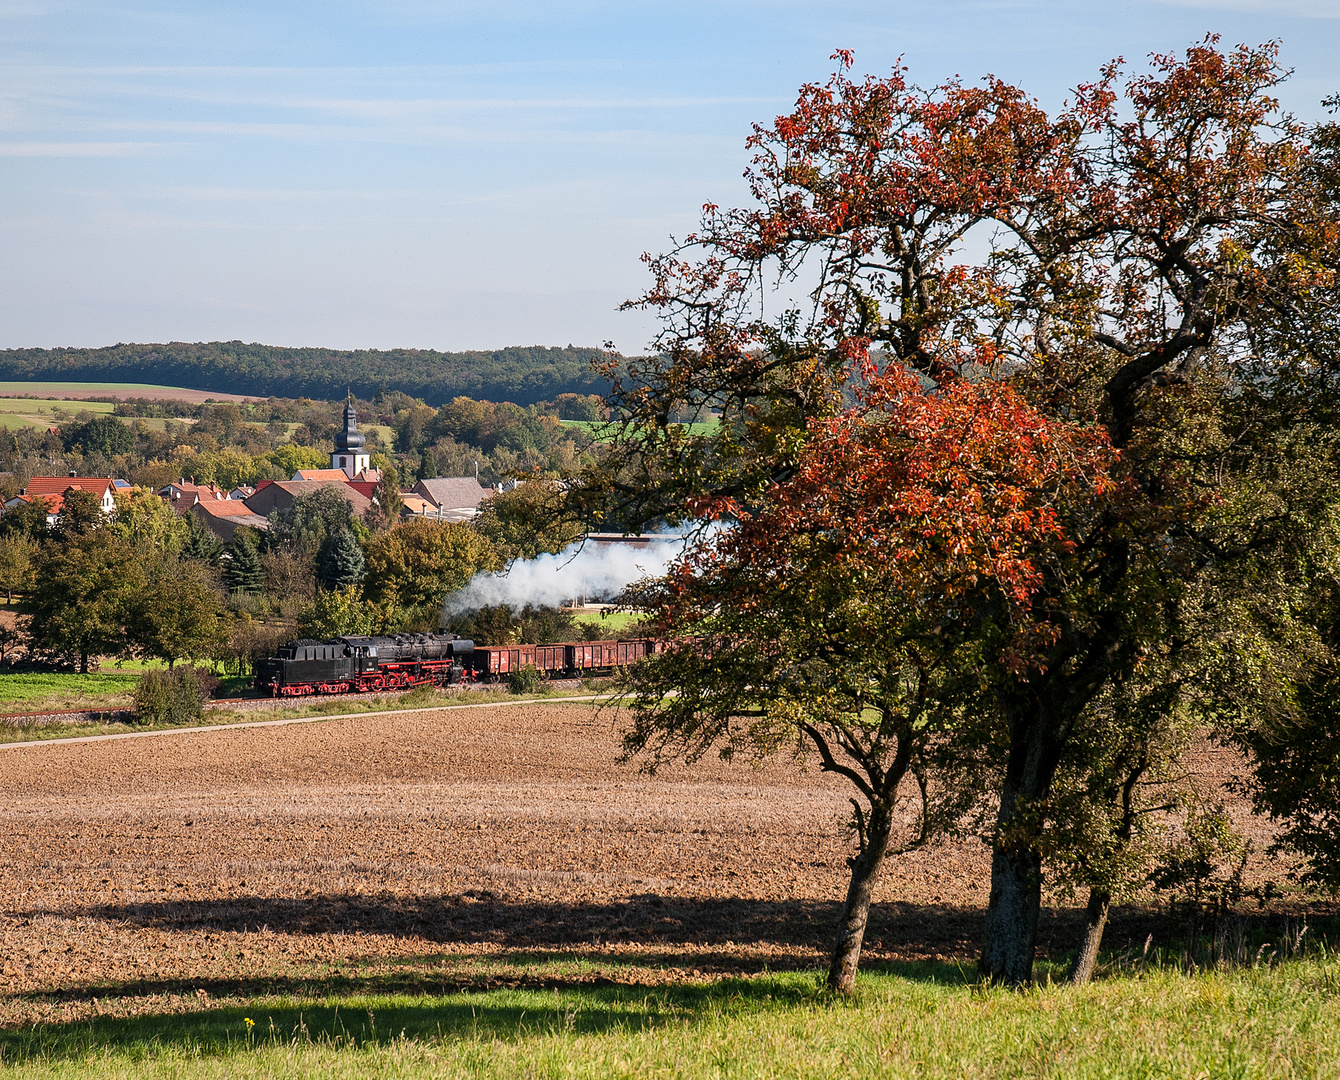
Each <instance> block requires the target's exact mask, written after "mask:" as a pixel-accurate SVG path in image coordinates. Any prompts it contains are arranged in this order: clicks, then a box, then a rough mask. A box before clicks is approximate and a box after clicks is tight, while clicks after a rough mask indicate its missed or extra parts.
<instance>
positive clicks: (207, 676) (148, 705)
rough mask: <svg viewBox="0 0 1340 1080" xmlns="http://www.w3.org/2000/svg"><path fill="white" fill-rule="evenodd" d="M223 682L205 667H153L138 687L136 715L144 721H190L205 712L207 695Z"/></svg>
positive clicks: (145, 674)
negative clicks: (166, 668)
mask: <svg viewBox="0 0 1340 1080" xmlns="http://www.w3.org/2000/svg"><path fill="white" fill-rule="evenodd" d="M218 685H219V680H218V678H217V677H216V676H215V675H214V674H213V673H212V672H210V671H207V670H206V669H204V668H194V667H190V666H182V667H178V668H173V669H172V670H165V669H163V668H153V669H151V670H149V671H146V672H145V673H144V674H143V675H142V676H141V677H140V683H139V686H137V687H136V688H135V695H134V701H135V719H136V720H137V721H139V722H140V723H141V724H189V723H191V722H192V721H193V720H199V719H200V718H201V717H202V716H203V715H204V704H205V699H206V698H207V697H209V695H210V694H211V693H212V692H213V691H214V689H215V688H216V687H217V686H218Z"/></svg>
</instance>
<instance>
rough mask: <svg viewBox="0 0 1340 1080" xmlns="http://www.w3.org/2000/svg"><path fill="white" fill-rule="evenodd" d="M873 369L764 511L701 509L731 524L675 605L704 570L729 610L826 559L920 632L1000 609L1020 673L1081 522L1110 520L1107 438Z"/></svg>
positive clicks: (1049, 629) (820, 429)
mask: <svg viewBox="0 0 1340 1080" xmlns="http://www.w3.org/2000/svg"><path fill="white" fill-rule="evenodd" d="M864 376H865V378H864V385H863V388H862V389H861V390H860V391H859V393H858V397H859V400H858V403H857V405H856V406H855V407H853V408H851V409H848V410H846V411H844V412H843V413H841V414H840V415H838V416H836V417H834V418H831V419H828V420H822V421H816V422H814V423H813V424H812V425H811V428H810V438H809V441H808V442H807V444H806V446H805V448H804V450H803V451H802V453H801V455H800V459H799V464H798V467H797V469H796V471H795V473H794V474H793V475H792V476H791V477H789V478H788V479H786V480H783V481H779V482H777V483H774V485H773V486H772V488H771V490H770V491H769V492H768V496H767V498H766V500H765V501H764V503H763V504H762V506H761V507H759V508H757V509H754V510H752V511H751V510H748V509H746V508H744V507H742V506H741V505H740V504H739V503H738V502H737V501H736V500H734V499H730V498H721V499H715V500H704V501H700V502H698V503H697V504H696V506H695V509H696V511H697V512H698V513H699V514H700V515H702V516H703V517H707V518H711V519H714V520H722V519H732V524H731V525H730V526H728V527H727V528H726V529H725V530H724V531H723V532H722V533H721V534H720V535H719V536H718V537H717V539H716V541H715V542H714V543H712V544H711V545H709V546H706V547H704V548H702V549H699V550H698V551H697V552H695V553H694V554H692V555H691V556H690V557H689V558H687V559H686V560H685V561H684V562H683V563H682V564H681V566H680V567H679V568H678V574H679V576H680V583H679V584H680V586H681V588H680V589H679V590H678V595H679V596H680V597H681V599H682V602H683V603H684V604H685V605H686V608H685V610H682V611H679V612H666V614H668V615H670V616H671V618H672V619H673V618H674V617H675V616H676V615H678V616H681V617H686V618H688V619H691V618H694V617H697V616H698V615H699V614H700V612H699V611H698V610H697V609H696V596H697V594H698V589H697V588H695V587H694V586H693V584H692V582H693V581H694V580H695V579H696V580H697V581H698V582H699V583H706V584H707V585H708V591H709V592H710V594H711V595H712V597H713V600H714V602H722V603H725V604H726V605H727V606H730V607H732V608H733V609H735V610H742V611H747V610H749V609H750V608H754V607H758V606H761V605H767V604H769V603H770V602H771V599H770V598H771V597H773V596H775V593H776V591H778V590H782V591H784V590H785V589H786V588H787V584H788V582H793V581H797V580H799V578H800V577H801V575H802V574H810V575H813V574H814V572H815V568H814V565H813V561H812V560H813V559H814V558H815V557H816V553H817V555H818V557H819V558H821V559H822V560H824V562H825V563H826V566H827V569H828V570H830V571H831V572H832V573H834V574H836V575H839V576H843V575H849V576H850V577H851V578H852V579H853V580H856V579H858V578H859V579H861V580H864V581H868V582H871V583H872V584H871V586H870V598H871V600H872V602H876V600H875V597H876V594H878V595H879V597H881V598H882V600H881V601H879V602H884V603H888V602H889V599H890V598H894V602H895V603H897V604H899V605H901V607H902V609H903V611H904V613H905V614H906V615H907V616H908V617H909V619H910V620H912V621H915V622H918V623H920V624H921V625H923V626H926V627H932V628H934V627H943V626H944V625H945V624H946V623H956V624H962V623H964V622H966V621H968V620H969V619H970V617H971V612H972V611H973V609H975V608H977V607H979V606H981V605H983V604H988V603H993V602H995V603H999V604H1003V606H1004V615H1005V618H1006V619H1007V620H1008V622H1009V623H1010V624H1011V625H1012V627H1013V633H1012V634H1011V635H1009V637H1008V640H1007V642H1006V643H1005V646H1004V654H1003V655H1002V656H1001V657H1000V660H1001V661H1002V662H1003V663H1005V664H1007V665H1008V666H1009V667H1010V669H1011V670H1013V671H1015V672H1016V673H1017V674H1024V673H1025V672H1026V670H1027V669H1028V668H1030V667H1033V668H1036V667H1038V666H1039V665H1040V663H1041V659H1040V651H1039V647H1045V646H1046V645H1047V644H1050V642H1051V641H1052V640H1054V638H1055V636H1056V633H1057V625H1056V623H1055V622H1054V621H1053V618H1052V616H1053V615H1055V614H1056V613H1057V612H1058V611H1059V610H1060V609H1061V608H1062V607H1063V606H1064V599H1063V597H1061V596H1058V595H1055V594H1051V593H1048V592H1047V591H1046V590H1047V588H1048V586H1049V585H1050V587H1051V588H1053V589H1054V588H1055V587H1057V586H1059V585H1060V584H1061V583H1062V582H1064V581H1065V574H1064V573H1063V572H1061V571H1060V566H1061V564H1062V563H1063V562H1064V561H1065V560H1066V559H1067V557H1068V556H1070V555H1071V553H1072V552H1073V551H1074V548H1075V543H1076V539H1077V537H1076V535H1075V532H1074V530H1075V529H1076V528H1077V527H1080V528H1082V527H1083V523H1084V522H1086V521H1087V522H1093V521H1096V520H1098V519H1099V518H1100V517H1101V516H1103V515H1104V514H1106V515H1108V516H1109V517H1110V515H1111V513H1112V510H1113V508H1114V505H1115V501H1116V496H1118V495H1119V494H1120V492H1121V491H1123V490H1124V489H1125V488H1126V487H1127V486H1128V483H1127V481H1124V480H1120V479H1117V478H1115V477H1114V468H1115V467H1116V466H1117V464H1118V461H1119V455H1118V454H1117V452H1116V451H1114V450H1113V449H1112V448H1111V446H1110V444H1109V442H1108V440H1107V436H1106V432H1105V431H1104V429H1103V428H1102V427H1101V426H1098V425H1096V424H1089V425H1080V424H1076V423H1070V422H1063V421H1058V420H1056V419H1054V418H1049V417H1047V416H1045V415H1043V414H1042V413H1040V412H1038V411H1037V410H1036V409H1034V408H1033V407H1031V406H1030V405H1029V404H1028V403H1027V402H1026V401H1025V400H1024V399H1023V398H1022V397H1021V396H1020V395H1019V394H1018V393H1017V392H1016V391H1014V390H1013V389H1011V388H1010V387H1009V386H1008V385H1006V384H1003V383H999V382H994V381H985V382H969V381H967V380H962V379H960V380H957V381H955V382H953V383H951V384H949V385H948V386H946V387H943V388H936V387H932V386H930V385H928V384H927V383H926V382H925V381H924V380H922V379H919V378H918V377H917V376H915V375H913V374H912V373H910V372H909V371H907V370H906V369H905V368H901V367H897V366H893V367H890V368H888V369H887V370H885V371H883V372H876V371H875V370H874V368H873V366H872V365H870V364H869V363H868V362H867V363H866V365H865V371H864ZM816 540H817V541H819V547H818V549H817V552H816V547H815V545H814V543H812V542H811V541H816ZM1047 569H1050V570H1051V571H1052V572H1051V573H1044V571H1045V570H1047ZM673 606H674V605H672V607H673ZM932 632H938V630H932Z"/></svg>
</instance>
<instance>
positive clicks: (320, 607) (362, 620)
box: [298, 585, 399, 641]
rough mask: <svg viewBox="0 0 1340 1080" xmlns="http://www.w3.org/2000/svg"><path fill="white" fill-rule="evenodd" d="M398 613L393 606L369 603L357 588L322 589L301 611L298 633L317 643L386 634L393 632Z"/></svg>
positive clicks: (351, 586)
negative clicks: (350, 636) (362, 635)
mask: <svg viewBox="0 0 1340 1080" xmlns="http://www.w3.org/2000/svg"><path fill="white" fill-rule="evenodd" d="M398 619H399V613H398V612H397V611H396V610H395V609H394V607H393V606H387V605H382V604H370V603H368V602H367V601H366V600H365V599H364V598H363V596H362V593H361V592H360V591H359V590H358V588H357V587H356V586H353V585H345V586H341V587H339V588H334V589H323V590H322V591H321V592H318V593H317V594H316V599H315V600H314V601H313V602H312V604H311V605H310V606H309V607H308V608H307V609H306V610H304V611H303V613H302V616H301V617H300V618H299V620H298V633H299V634H300V635H301V636H303V637H309V638H315V639H317V640H318V641H329V640H330V639H331V638H336V637H343V636H345V635H347V634H385V633H391V632H394V630H395V629H396V625H397V622H398Z"/></svg>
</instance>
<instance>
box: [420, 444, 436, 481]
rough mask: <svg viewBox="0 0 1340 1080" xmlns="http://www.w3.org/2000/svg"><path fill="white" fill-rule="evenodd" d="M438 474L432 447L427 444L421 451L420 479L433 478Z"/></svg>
mask: <svg viewBox="0 0 1340 1080" xmlns="http://www.w3.org/2000/svg"><path fill="white" fill-rule="evenodd" d="M435 476H437V461H436V459H435V458H434V457H433V451H432V448H431V447H428V446H425V447H424V448H423V449H422V450H421V451H420V452H419V479H420V480H432V479H433V478H434V477H435Z"/></svg>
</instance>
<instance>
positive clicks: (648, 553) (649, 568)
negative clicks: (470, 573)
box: [442, 536, 685, 617]
mask: <svg viewBox="0 0 1340 1080" xmlns="http://www.w3.org/2000/svg"><path fill="white" fill-rule="evenodd" d="M648 539H650V540H651V543H649V544H647V545H645V546H642V545H633V544H608V543H606V544H601V543H597V542H595V541H587V543H586V544H585V546H582V545H580V544H574V545H573V546H572V547H570V548H567V549H566V550H564V551H561V552H559V553H558V554H557V555H541V556H539V557H538V558H535V559H527V560H525V561H522V560H520V559H518V560H517V561H516V562H514V563H513V564H512V565H511V566H510V567H509V568H508V569H507V570H506V571H505V572H503V573H501V574H487V573H485V574H476V575H475V576H474V578H473V580H471V582H470V584H469V585H467V586H466V587H465V588H464V589H461V590H459V591H458V592H455V593H452V594H451V595H450V596H448V597H447V599H446V602H445V603H444V604H443V605H442V615H443V617H446V616H449V615H456V614H458V613H460V612H462V611H475V610H478V609H479V608H481V607H490V606H493V605H495V604H509V605H511V606H512V607H524V606H525V605H526V604H535V605H547V606H549V607H558V606H559V605H560V604H563V603H567V602H570V601H572V600H574V599H582V598H585V599H586V600H587V602H590V603H594V602H599V601H603V600H613V599H614V598H615V597H616V596H617V595H618V594H619V593H620V592H621V591H622V590H623V588H624V586H626V585H630V584H632V583H633V582H634V581H640V580H641V579H642V578H644V577H658V576H660V575H661V574H664V573H665V572H666V570H667V569H668V568H669V566H670V563H671V562H672V561H673V560H674V559H675V557H676V556H677V555H679V553H680V552H681V551H682V550H683V544H684V539H685V538H684V537H683V536H665V537H649V538H648Z"/></svg>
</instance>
